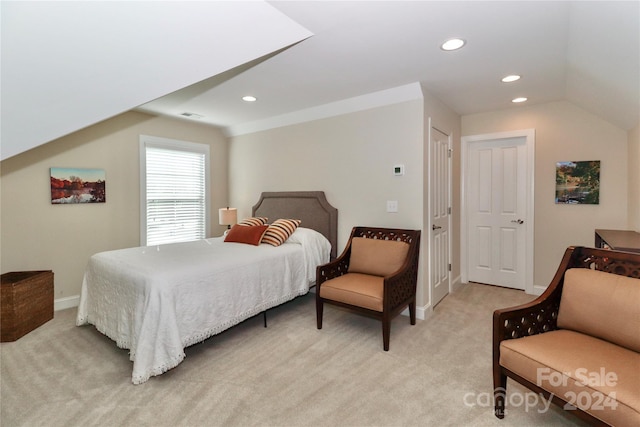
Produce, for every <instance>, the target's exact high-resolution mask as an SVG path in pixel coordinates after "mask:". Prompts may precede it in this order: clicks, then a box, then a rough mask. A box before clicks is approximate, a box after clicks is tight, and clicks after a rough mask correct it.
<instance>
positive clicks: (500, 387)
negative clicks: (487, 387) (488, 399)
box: [493, 367, 507, 419]
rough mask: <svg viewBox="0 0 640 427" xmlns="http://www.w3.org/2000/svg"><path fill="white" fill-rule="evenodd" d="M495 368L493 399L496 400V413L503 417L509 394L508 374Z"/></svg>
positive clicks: (497, 415)
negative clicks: (506, 398)
mask: <svg viewBox="0 0 640 427" xmlns="http://www.w3.org/2000/svg"><path fill="white" fill-rule="evenodd" d="M497 369H498V372H496V369H495V368H494V372H493V400H494V404H495V407H494V414H495V415H496V417H498V418H500V419H503V418H504V410H505V408H504V407H505V397H506V394H507V376H506V375H505V374H503V373H502V372H500V368H499V367H498V368H497Z"/></svg>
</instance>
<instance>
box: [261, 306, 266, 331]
mask: <svg viewBox="0 0 640 427" xmlns="http://www.w3.org/2000/svg"><path fill="white" fill-rule="evenodd" d="M262 317H263V318H264V327H265V328H266V327H267V310H265V311H263V312H262Z"/></svg>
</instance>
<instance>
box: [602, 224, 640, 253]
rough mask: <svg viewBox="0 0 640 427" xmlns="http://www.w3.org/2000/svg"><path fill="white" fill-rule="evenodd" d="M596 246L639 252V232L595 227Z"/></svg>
mask: <svg viewBox="0 0 640 427" xmlns="http://www.w3.org/2000/svg"><path fill="white" fill-rule="evenodd" d="M596 248H608V249H613V250H614V251H623V252H635V253H640V233H637V232H635V231H631V230H600V229H596Z"/></svg>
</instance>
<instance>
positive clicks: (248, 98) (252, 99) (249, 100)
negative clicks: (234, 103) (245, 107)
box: [242, 95, 258, 102]
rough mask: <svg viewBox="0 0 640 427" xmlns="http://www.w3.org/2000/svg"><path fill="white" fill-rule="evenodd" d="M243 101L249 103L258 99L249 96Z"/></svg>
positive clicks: (243, 98)
mask: <svg viewBox="0 0 640 427" xmlns="http://www.w3.org/2000/svg"><path fill="white" fill-rule="evenodd" d="M242 100H243V101H247V102H256V101H257V100H258V98H256V97H255V96H251V95H247V96H243V97H242Z"/></svg>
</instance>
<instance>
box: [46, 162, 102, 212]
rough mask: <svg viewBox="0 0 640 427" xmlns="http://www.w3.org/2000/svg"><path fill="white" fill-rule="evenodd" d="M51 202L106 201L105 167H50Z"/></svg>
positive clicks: (57, 203)
mask: <svg viewBox="0 0 640 427" xmlns="http://www.w3.org/2000/svg"><path fill="white" fill-rule="evenodd" d="M50 185H51V204H53V205H64V204H79V203H106V201H107V197H106V178H105V171H104V169H82V168H57V167H52V168H50Z"/></svg>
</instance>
